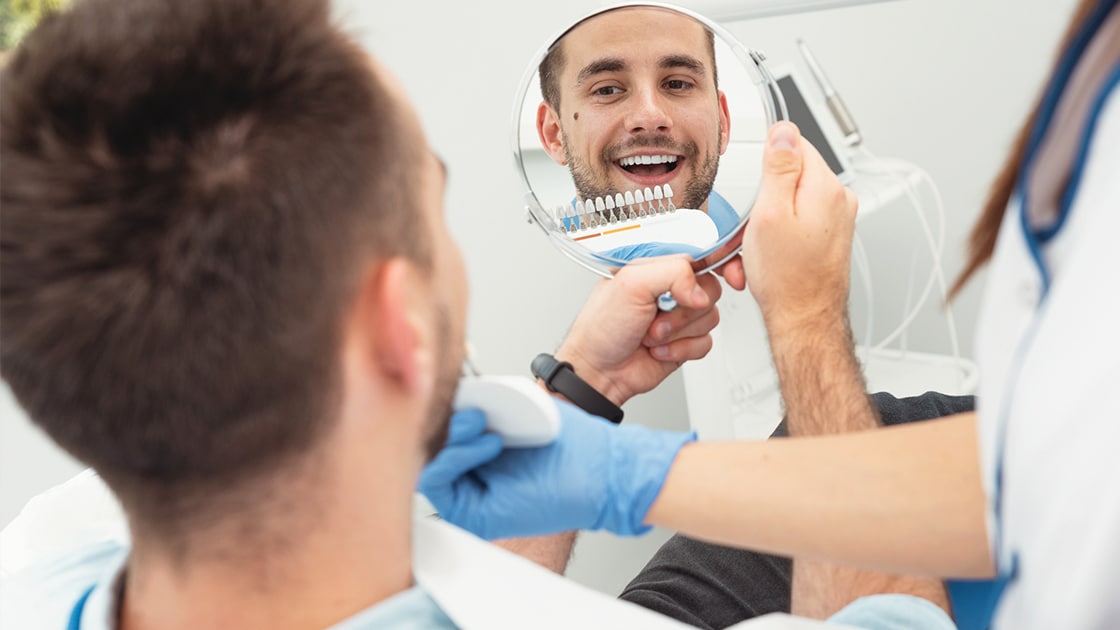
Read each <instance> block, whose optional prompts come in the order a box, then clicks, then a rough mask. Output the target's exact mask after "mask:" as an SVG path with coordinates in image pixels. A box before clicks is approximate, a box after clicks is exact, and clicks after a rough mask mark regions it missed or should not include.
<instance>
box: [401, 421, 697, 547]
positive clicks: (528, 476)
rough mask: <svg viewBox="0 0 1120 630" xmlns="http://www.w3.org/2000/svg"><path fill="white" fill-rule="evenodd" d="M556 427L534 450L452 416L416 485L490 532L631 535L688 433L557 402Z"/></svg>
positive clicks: (477, 529) (472, 527) (439, 505)
mask: <svg viewBox="0 0 1120 630" xmlns="http://www.w3.org/2000/svg"><path fill="white" fill-rule="evenodd" d="M556 406H557V408H558V409H559V410H560V434H559V435H558V436H557V438H556V440H555V441H553V442H552V443H551V444H548V445H546V446H541V447H537V448H516V449H509V450H502V445H501V438H500V437H499V436H497V435H495V434H492V433H486V417H485V415H484V414H483V413H482V412H481V411H478V410H473V409H472V410H465V411H460V412H458V413H456V414H455V415H454V416H452V418H451V429H450V433H449V437H448V442H447V446H446V447H444V449H443V450H442V451H440V453H439V454H438V455H437V456H436V457H435V459H433V460H432V462H431V463H430V464H428V466H427V467H426V468H425V469H424V472H423V473H422V474H421V475H420V486H419V489H420V492H422V493H423V494H424V495H425V496H426V497H427V498H428V500H429V501H430V502H431V503H432V505H433V506H435V508H436V510H437V511H439V514H440V517H441V518H443V519H444V520H446V521H448V522H450V523H453V524H455V525H458V526H459V527H462V528H463V529H466V530H468V531H470V532H473V533H474V534H476V535H478V536H480V537H482V538H486V539H495V538H510V537H514V536H539V535H543V534H552V533H556V532H562V531H570V530H575V529H589V530H594V529H606V530H608V531H611V532H614V533H615V534H620V535H627V536H633V535H637V534H642V533H645V532H646V531H648V530H649V526H647V525H645V524H643V521H644V520H645V517H646V514H647V513H648V512H649V508H650V506H651V505H653V502H654V500H655V499H656V498H657V495H658V494H659V493H660V492H661V486H662V484H663V483H664V482H665V476H666V475H667V474H668V473H669V468H670V467H671V466H672V463H673V460H674V459H675V458H676V456H677V452H678V451H679V450H680V448H681V447H682V446H684V445H685V444H686V443H688V442H691V441H693V440H695V439H696V435H695V434H693V433H679V432H671V431H655V430H651V429H647V428H645V427H640V426H618V425H614V424H611V423H610V422H608V421H606V420H603V419H602V418H598V417H595V416H592V415H589V414H588V413H586V412H585V411H583V410H582V409H580V408H578V407H575V406H573V405H571V404H569V403H566V402H564V401H562V400H557V401H556Z"/></svg>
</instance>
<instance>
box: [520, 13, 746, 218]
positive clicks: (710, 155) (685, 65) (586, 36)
mask: <svg viewBox="0 0 1120 630" xmlns="http://www.w3.org/2000/svg"><path fill="white" fill-rule="evenodd" d="M664 33H672V34H673V36H672V37H665V36H663V35H662V34H664ZM539 76H540V83H541V93H542V96H543V97H544V102H543V103H541V105H540V106H539V108H538V110H537V131H538V134H539V136H540V139H541V143H542V145H543V146H544V149H545V151H546V152H547V153H548V154H549V156H551V157H552V159H553V160H554V161H555V162H556V163H557V164H561V165H567V166H568V168H569V170H570V171H571V174H572V179H573V180H574V182H575V185H576V190H577V191H578V192H579V194H580V196H581V197H582V198H584V199H587V198H593V197H603V196H608V195H611V196H613V195H614V194H616V193H620V192H626V191H630V190H636V189H645V188H652V187H655V186H662V187H664V186H666V185H669V186H670V187H671V188H672V189H673V190H674V191H676V193H677V194H678V195H679V197H675V198H674V204H675V205H676V206H677V207H681V208H696V209H699V210H704V211H705V212H708V214H709V216H710V217H711V218H712V220H713V221H714V222H715V224H716V227H717V229H718V231H719V235H720V236H724V235H726V234H729V233H730V232H731V231H732V230H733V229H734V228H735V226H736V225H738V222H739V215H738V213H736V212H735V210H734V209H733V208H732V207H731V206H730V205H729V204H728V203H727V202H726V201H725V200H724V199H723V198H722V197H720V196H719V195H718V194H716V193H714V192H713V191H712V183H713V182H714V181H715V178H716V172H717V171H718V169H719V157H720V155H722V154H723V152H724V151H726V150H727V143H728V140H729V138H730V130H731V125H730V116H729V114H728V109H727V98H726V96H725V95H724V94H723V92H721V91H720V90H719V86H718V83H717V80H716V60H715V46H714V35H713V34H712V33H711V31H708V30H707V29H706V28H705V27H704V26H703V25H702V24H701V23H700V22H697V21H696V20H694V19H692V18H690V17H688V16H685V15H683V14H681V13H677V12H676V11H672V10H669V9H660V8H653V7H633V8H624V9H618V10H613V11H608V12H606V13H602V14H598V15H595V16H593V17H591V18H589V19H587V20H585V21H583V22H581V23H579V24H578V25H576V26H575V27H574V28H572V29H571V30H570V31H568V32H567V33H565V34H564V36H563V37H562V38H561V39H560V40H559V41H558V42H556V43H555V45H554V46H553V48H552V49H551V50H550V51H549V53H548V55H547V56H546V57H545V59H544V60H543V61H542V62H541V65H540V69H539Z"/></svg>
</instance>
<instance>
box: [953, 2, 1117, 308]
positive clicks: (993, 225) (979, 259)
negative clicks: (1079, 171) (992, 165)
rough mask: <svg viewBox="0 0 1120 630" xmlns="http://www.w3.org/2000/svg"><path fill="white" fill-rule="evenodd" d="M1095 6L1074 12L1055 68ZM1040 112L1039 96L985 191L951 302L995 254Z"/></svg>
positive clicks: (1090, 4)
mask: <svg viewBox="0 0 1120 630" xmlns="http://www.w3.org/2000/svg"><path fill="white" fill-rule="evenodd" d="M1097 4H1098V0H1081V4H1079V5H1078V6H1077V9H1075V10H1074V13H1073V19H1072V20H1071V21H1070V24H1069V26H1068V27H1067V29H1066V32H1065V35H1064V36H1063V37H1062V44H1061V46H1059V47H1058V55H1056V56H1055V60H1054V63H1055V64H1057V63H1058V60H1059V59H1060V58H1061V53H1062V52H1064V51H1065V50H1066V48H1067V47H1068V46H1069V45H1070V43H1071V41H1072V40H1073V37H1074V36H1075V35H1076V34H1077V32H1078V31H1079V30H1080V29H1081V27H1082V25H1083V24H1084V23H1085V20H1086V19H1088V17H1089V14H1090V13H1091V12H1092V10H1093V8H1095V7H1096V6H1097ZM1051 74H1053V72H1051ZM1041 108H1042V97H1041V95H1040V96H1039V97H1038V98H1037V100H1036V102H1035V106H1034V109H1033V110H1032V111H1031V114H1030V116H1028V117H1027V120H1026V122H1024V123H1023V126H1022V128H1020V129H1019V133H1018V135H1016V137H1015V140H1014V142H1013V143H1012V145H1011V146H1012V149H1011V153H1010V154H1008V156H1007V160H1006V161H1005V162H1004V164H1003V168H1002V169H1000V172H999V174H998V175H997V176H996V179H995V181H993V182H992V186H991V188H990V189H989V191H988V198H987V200H985V202H984V206H983V209H982V210H981V211H980V217H979V218H978V219H977V220H976V225H974V226H973V227H972V233H971V234H970V235H969V237H968V260H967V262H966V263H965V266H964V269H963V270H962V271H961V273H960V275H959V276H957V279H956V281H955V282H953V287H952V289H950V291H949V299H950V300H951V299H953V298H954V297H956V295H957V294H958V293H960V291H961V289H963V288H964V285H965V284H966V283H967V282H968V280H969V279H970V278H971V277H972V276H973V275H974V274H975V273H976V272H977V271H979V270H980V268H981V267H983V266H984V265H985V264H987V262H988V261H989V260H990V259H991V257H992V253H993V252H994V251H995V247H996V238H997V236H998V235H999V228H1000V224H1001V223H1002V222H1003V215H1004V214H1005V213H1006V211H1007V203H1008V201H1010V199H1011V195H1012V194H1014V191H1015V185H1016V183H1017V182H1018V179H1019V171H1020V170H1022V168H1023V160H1024V159H1026V153H1027V143H1028V142H1029V140H1030V135H1031V131H1032V130H1033V129H1034V127H1035V125H1036V124H1037V123H1038V118H1039V115H1040V111H1041Z"/></svg>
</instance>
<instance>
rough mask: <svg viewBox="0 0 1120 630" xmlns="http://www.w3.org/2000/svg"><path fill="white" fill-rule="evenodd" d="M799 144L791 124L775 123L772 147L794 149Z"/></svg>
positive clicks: (784, 149)
mask: <svg viewBox="0 0 1120 630" xmlns="http://www.w3.org/2000/svg"><path fill="white" fill-rule="evenodd" d="M796 145H797V136H796V134H794V133H793V129H792V128H791V127H790V126H789V125H775V126H774V130H773V131H771V132H770V148H771V149H773V150H775V151H792V150H793V147H795V146H796Z"/></svg>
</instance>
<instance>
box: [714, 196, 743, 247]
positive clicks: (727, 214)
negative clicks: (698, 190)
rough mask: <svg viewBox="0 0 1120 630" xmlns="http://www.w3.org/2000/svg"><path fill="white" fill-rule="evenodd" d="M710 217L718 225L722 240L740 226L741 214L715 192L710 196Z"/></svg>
mask: <svg viewBox="0 0 1120 630" xmlns="http://www.w3.org/2000/svg"><path fill="white" fill-rule="evenodd" d="M708 216H709V217H711V219H712V222H713V223H715V224H716V229H717V230H719V237H720V238H723V237H725V236H727V235H728V234H730V233H731V232H732V231H734V230H735V227H736V226H738V225H739V213H738V212H735V208H732V207H731V204H729V203H727V200H726V199H724V198H723V197H722V196H721V195H720V194H719V193H717V192H716V191H714V190H713V191H712V192H711V193H709V194H708Z"/></svg>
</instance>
